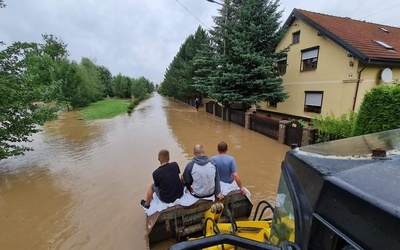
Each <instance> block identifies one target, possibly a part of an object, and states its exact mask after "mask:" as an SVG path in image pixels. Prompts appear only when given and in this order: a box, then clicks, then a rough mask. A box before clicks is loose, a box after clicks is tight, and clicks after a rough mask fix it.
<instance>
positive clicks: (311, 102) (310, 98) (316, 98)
mask: <svg viewBox="0 0 400 250" xmlns="http://www.w3.org/2000/svg"><path fill="white" fill-rule="evenodd" d="M306 105H307V106H318V107H321V106H322V93H306Z"/></svg>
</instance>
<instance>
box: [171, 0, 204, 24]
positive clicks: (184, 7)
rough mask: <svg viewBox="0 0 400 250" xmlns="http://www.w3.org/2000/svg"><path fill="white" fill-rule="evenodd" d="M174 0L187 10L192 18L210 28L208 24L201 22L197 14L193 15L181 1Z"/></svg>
mask: <svg viewBox="0 0 400 250" xmlns="http://www.w3.org/2000/svg"><path fill="white" fill-rule="evenodd" d="M175 1H176V2H177V3H179V4H180V5H181V6H182V7H183V8H184V9H185V10H186V11H187V12H189V14H190V15H192V16H193V17H194V18H196V19H197V21H199V22H200V23H201V24H203V25H204V26H205V27H206V28H207V29H210V28H208V26H207V25H206V24H205V23H203V22H202V21H201V20H200V19H199V18H197V16H195V15H194V14H193V13H192V12H191V11H190V10H189V9H188V8H186V7H185V6H184V5H183V4H182V3H181V2H179V1H178V0H175Z"/></svg>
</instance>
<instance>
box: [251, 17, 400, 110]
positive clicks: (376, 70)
mask: <svg viewBox="0 0 400 250" xmlns="http://www.w3.org/2000/svg"><path fill="white" fill-rule="evenodd" d="M299 30H300V42H299V43H296V44H292V34H293V33H295V32H296V31H299ZM288 46H289V48H290V50H289V52H288V53H287V68H286V74H285V75H284V76H283V83H284V84H283V85H284V89H285V92H287V93H289V98H288V99H286V100H285V101H284V102H282V103H278V105H277V107H276V108H274V107H269V106H268V105H267V103H260V104H259V105H260V108H261V109H264V110H270V111H275V112H279V113H284V114H290V115H295V116H301V117H313V116H315V115H318V114H316V113H312V112H304V101H305V91H323V100H322V109H321V115H325V114H327V113H330V112H332V113H333V114H334V115H335V116H340V115H341V114H344V113H348V112H349V111H350V110H352V109H353V106H354V100H355V99H356V104H355V108H356V111H357V110H358V108H359V106H360V104H361V101H362V98H363V95H364V94H365V92H366V91H367V90H369V89H371V88H372V87H374V86H377V85H378V84H379V83H381V81H380V72H381V71H382V70H383V69H384V68H385V67H371V66H368V67H365V68H364V66H363V65H361V64H360V63H359V61H358V59H356V58H353V57H349V56H348V52H347V51H346V50H344V49H343V48H341V47H340V46H338V45H337V44H335V43H334V42H332V41H331V40H330V39H328V38H325V37H323V36H318V34H317V31H316V30H315V29H313V28H311V27H310V26H308V25H307V24H305V23H303V22H302V21H299V20H295V21H294V22H293V24H292V25H291V27H289V29H288V31H287V33H286V35H285V36H284V38H283V39H282V41H281V42H280V43H279V45H278V46H277V48H276V50H277V51H279V50H282V49H284V48H285V47H288ZM315 46H319V55H318V65H317V69H316V70H310V71H301V70H300V67H301V50H303V49H307V48H312V47H315ZM350 61H352V62H353V66H350ZM363 68H364V69H363ZM361 69H363V71H362V72H361V81H360V84H359V87H358V93H357V98H355V94H356V88H357V78H358V74H359V73H358V72H359V71H360V70H361ZM393 78H394V79H396V78H400V69H393Z"/></svg>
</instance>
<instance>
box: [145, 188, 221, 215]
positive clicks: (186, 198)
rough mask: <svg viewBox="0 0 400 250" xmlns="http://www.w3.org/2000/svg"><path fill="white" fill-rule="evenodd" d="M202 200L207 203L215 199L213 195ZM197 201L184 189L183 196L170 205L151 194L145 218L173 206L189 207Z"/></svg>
mask: <svg viewBox="0 0 400 250" xmlns="http://www.w3.org/2000/svg"><path fill="white" fill-rule="evenodd" d="M202 199H203V200H209V201H214V200H215V197H214V195H213V196H211V197H208V198H202ZM198 200H199V198H196V197H194V196H193V195H192V194H191V193H190V192H189V191H188V190H187V189H186V187H185V188H184V189H183V195H182V197H181V198H179V199H176V200H175V201H174V202H172V203H165V202H163V201H161V200H160V198H158V196H157V195H156V194H155V193H153V199H152V200H151V202H150V207H149V208H148V209H145V211H146V214H147V216H150V215H152V214H154V213H156V212H161V211H163V210H165V209H167V208H169V207H172V206H175V205H181V206H184V207H189V206H191V205H193V204H194V203H196V202H197V201H198Z"/></svg>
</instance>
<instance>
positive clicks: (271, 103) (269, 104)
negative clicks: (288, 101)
mask: <svg viewBox="0 0 400 250" xmlns="http://www.w3.org/2000/svg"><path fill="white" fill-rule="evenodd" d="M268 107H273V108H276V107H278V103H277V102H275V101H268Z"/></svg>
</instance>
